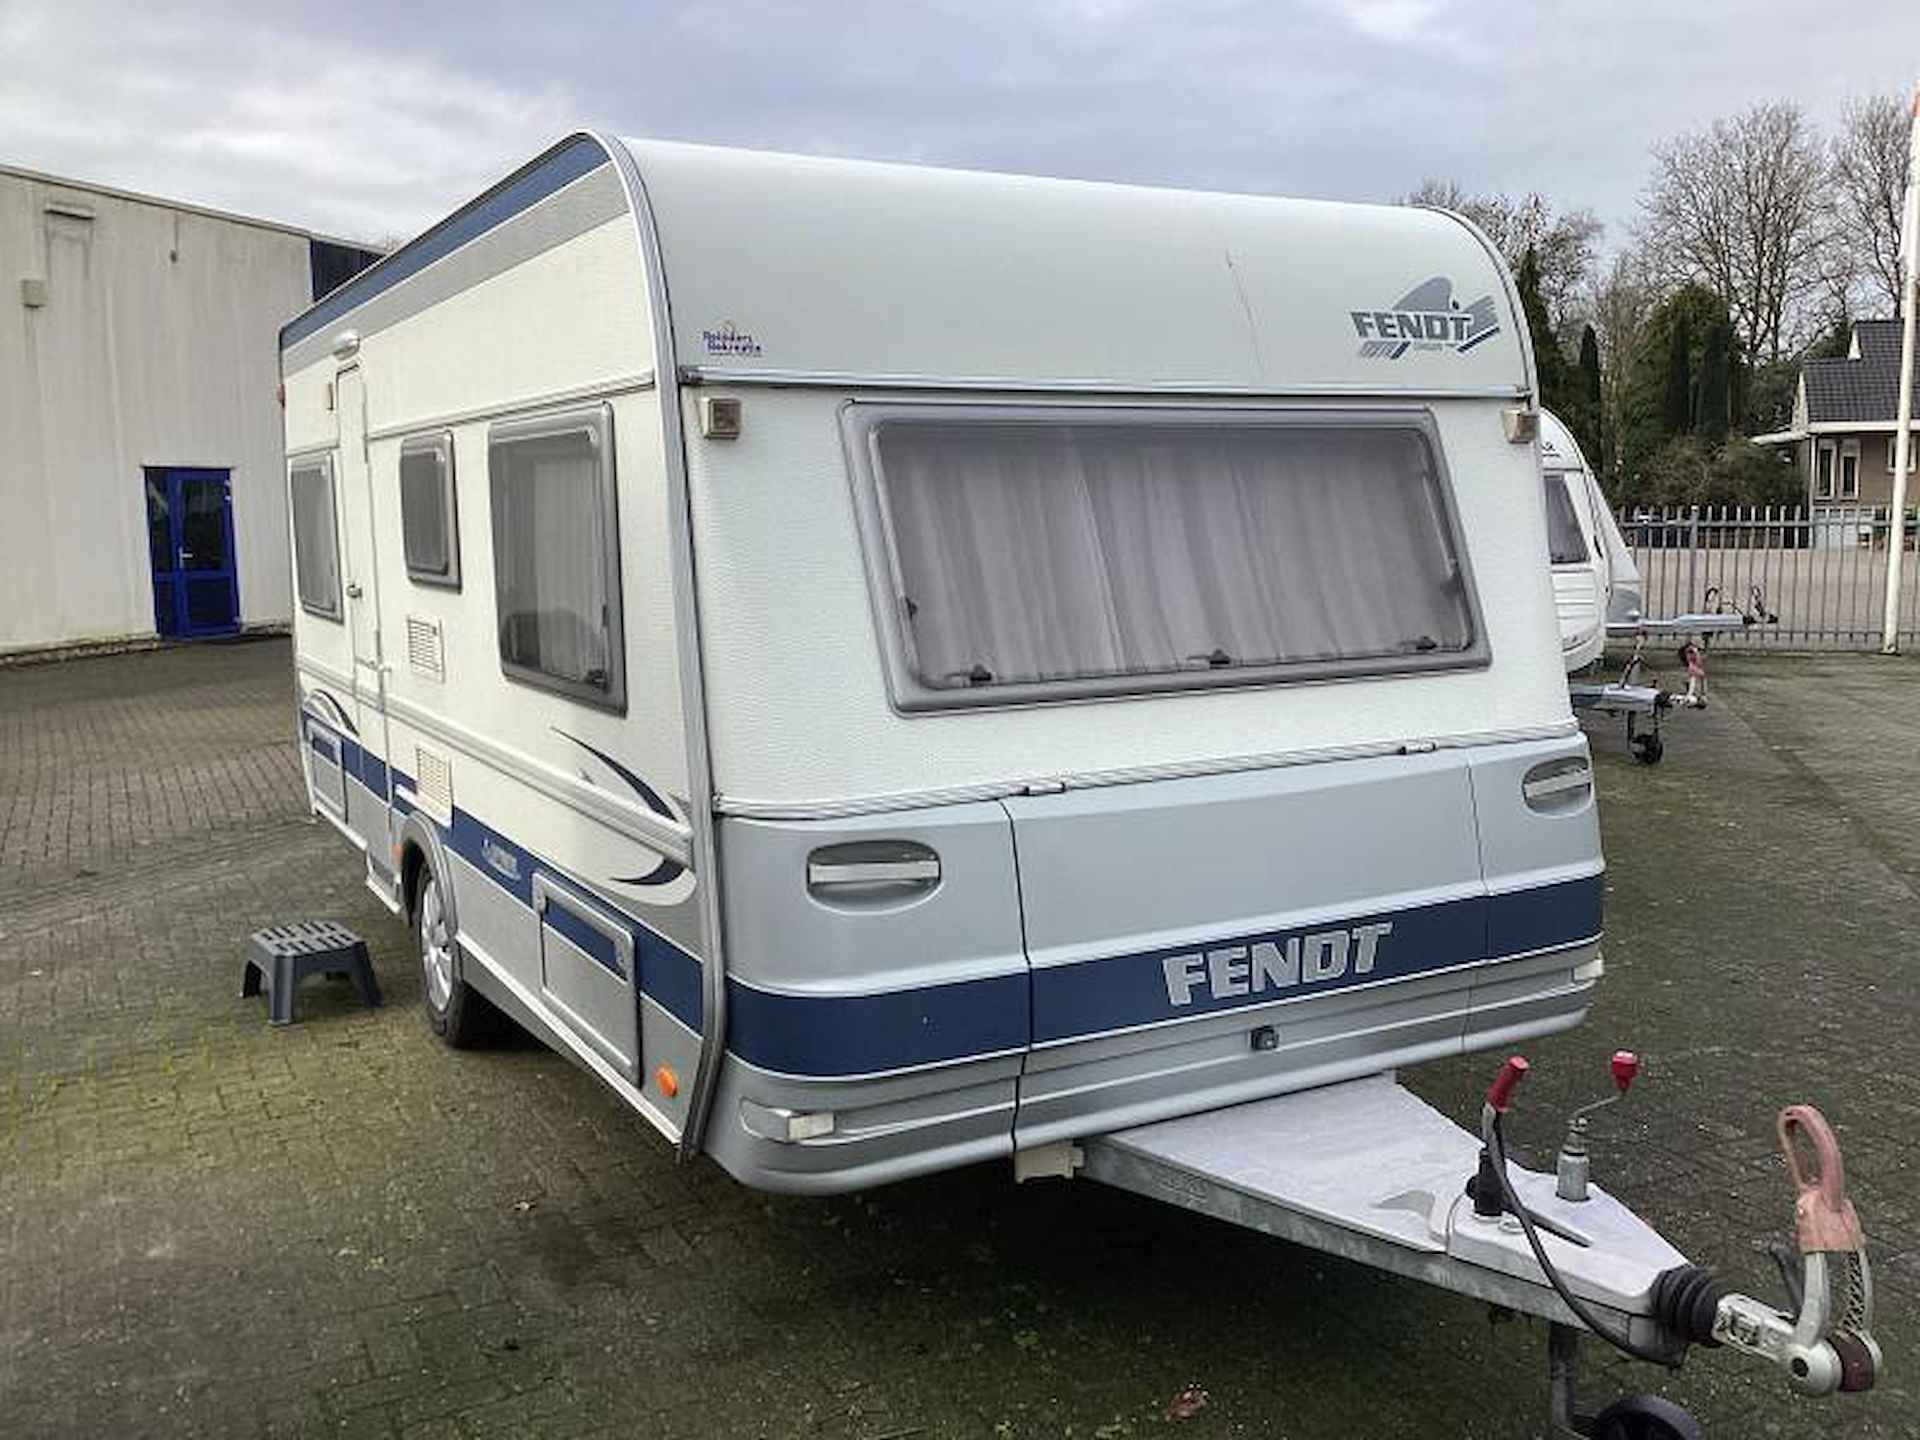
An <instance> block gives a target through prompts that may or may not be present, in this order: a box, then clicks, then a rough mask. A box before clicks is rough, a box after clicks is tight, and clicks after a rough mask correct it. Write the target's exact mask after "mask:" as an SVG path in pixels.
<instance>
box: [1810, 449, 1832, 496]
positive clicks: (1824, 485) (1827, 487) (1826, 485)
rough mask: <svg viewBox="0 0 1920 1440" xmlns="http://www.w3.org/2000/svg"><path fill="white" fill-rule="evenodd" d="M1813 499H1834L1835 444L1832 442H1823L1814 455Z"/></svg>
mask: <svg viewBox="0 0 1920 1440" xmlns="http://www.w3.org/2000/svg"><path fill="white" fill-rule="evenodd" d="M1813 498H1814V499H1816V500H1831V499H1832V498H1833V442H1832V441H1831V440H1822V441H1821V442H1820V445H1819V448H1818V450H1817V451H1816V452H1815V455H1814V462H1813Z"/></svg>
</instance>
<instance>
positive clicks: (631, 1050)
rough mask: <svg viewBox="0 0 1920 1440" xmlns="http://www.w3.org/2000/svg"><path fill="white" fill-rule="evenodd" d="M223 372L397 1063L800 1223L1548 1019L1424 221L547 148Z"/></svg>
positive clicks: (612, 143)
mask: <svg viewBox="0 0 1920 1440" xmlns="http://www.w3.org/2000/svg"><path fill="white" fill-rule="evenodd" d="M281 362H282V374H283V378H284V382H285V395H286V436H287V465H288V483H289V486H290V496H291V500H292V515H293V544H294V553H295V561H296V573H297V577H298V590H299V599H300V606H299V609H298V612H297V614H296V617H295V622H296V623H295V633H294V648H295V657H296V659H295V663H296V666H297V671H298V688H299V712H300V726H301V734H302V739H303V743H302V746H301V753H302V757H303V761H304V763H305V766H306V771H307V780H308V784H309V788H310V792H311V800H312V805H313V808H314V810H315V811H316V812H317V813H318V814H320V815H322V816H324V817H325V818H326V819H327V820H329V821H330V822H332V823H333V824H334V825H336V826H337V827H339V829H340V830H341V831H342V832H343V833H344V834H345V835H346V836H347V838H348V839H350V840H351V841H352V842H353V843H354V844H355V845H356V846H358V847H359V848H360V849H361V850H363V851H364V853H365V864H366V874H367V880H368V883H369V884H370V885H371V886H372V887H373V889H374V890H375V891H376V893H378V894H379V895H380V896H381V898H382V899H383V900H384V901H385V902H386V904H387V905H389V906H390V907H392V908H393V909H394V910H395V911H396V912H399V913H402V914H404V915H406V916H408V917H409V918H410V919H411V921H412V923H413V925H414V929H415V933H416V936H417V938H418V943H419V947H420V954H421V963H422V965H423V967H424V976H425V994H426V1006H427V1009H428V1013H429V1015H430V1017H431V1019H432V1023H433V1025H434V1028H435V1029H436V1030H438V1031H440V1032H441V1033H442V1034H443V1035H444V1036H445V1037H446V1038H447V1039H448V1040H449V1041H451V1042H453V1043H455V1044H460V1043H466V1042H469V1041H471V1040H472V1039H473V1038H474V1036H475V1034H476V1033H477V1027H478V1025H479V1022H480V1021H481V1020H482V1019H483V1018H484V1017H485V1016H486V1015H487V1014H488V1013H489V1012H490V1011H491V1010H492V1009H498V1010H500V1011H504V1012H506V1013H507V1014H508V1015H511V1016H512V1017H513V1018H515V1019H516V1020H518V1021H519V1022H520V1023H521V1024H523V1025H525V1026H527V1027H528V1028H529V1029H531V1030H532V1031H534V1032H535V1033H537V1034H538V1035H540V1036H541V1037H542V1038H543V1039H545V1041H546V1042H547V1043H549V1044H550V1045H552V1046H553V1047H555V1048H556V1049H558V1050H560V1051H561V1052H562V1053H564V1054H566V1055H568V1056H570V1057H571V1058H573V1059H574V1060H575V1061H577V1062H578V1063H579V1064H581V1065H582V1066H584V1067H586V1068H587V1069H589V1070H590V1071H592V1072H593V1073H594V1074H595V1075H597V1076H598V1077H599V1078H600V1079H601V1080H602V1081H603V1082H604V1083H605V1084H606V1086H607V1087H608V1088H609V1089H610V1090H611V1091H613V1092H614V1093H615V1094H616V1095H618V1096H619V1097H620V1099H621V1100H622V1101H624V1102H625V1103H626V1104H627V1105H629V1106H630V1107H631V1108H632V1109H633V1110H635V1111H636V1112H638V1113H639V1114H641V1115H642V1116H644V1117H645V1118H646V1119H647V1120H649V1121H650V1122H651V1123H652V1124H653V1125H655V1126H656V1127H658V1128H659V1129H660V1130H661V1131H663V1132H664V1133H665V1134H666V1135H667V1136H668V1137H669V1138H671V1139H672V1140H674V1141H675V1142H677V1144H678V1145H679V1146H680V1148H681V1149H682V1151H683V1152H684V1153H688V1154H691V1153H694V1152H705V1153H707V1154H710V1155H711V1156H713V1157H714V1158H715V1159H716V1160H717V1161H718V1162H719V1163H720V1164H721V1165H723V1166H724V1167H725V1168H726V1169H727V1170H729V1171H730V1172H732V1173H733V1174H734V1175H735V1176H737V1177H739V1178H740V1179H741V1180H743V1181H745V1182H747V1183H749V1184H753V1185H758V1186H764V1187H769V1188H774V1189H790V1190H812V1191H830V1190H846V1189H851V1188H856V1187H860V1186H866V1185H872V1184H876V1183H879V1182H883V1181H887V1180H892V1179H896V1178H898V1177H901V1176H906V1175H911V1174H915V1173H921V1172H926V1171H931V1170H936V1169H940V1168H943V1167H947V1166H953V1165H959V1164H962V1163H965V1162H970V1161H977V1160H983V1159H989V1158H993V1157H1007V1156H1010V1155H1013V1154H1015V1153H1016V1152H1026V1151H1031V1150H1033V1149H1034V1148H1035V1147H1041V1146H1047V1145H1049V1144H1052V1143H1053V1142H1059V1141H1064V1140H1070V1139H1074V1138H1076V1137H1084V1136H1091V1135H1096V1134H1101V1133H1106V1132H1111V1131H1114V1130H1116V1129H1118V1128H1120V1127H1124V1126H1130V1125H1138V1124H1141V1123H1142V1122H1146V1121H1153V1120H1160V1119H1165V1118H1168V1117H1174V1116H1181V1115H1191V1114H1194V1113H1195V1112H1200V1111H1208V1110H1213V1109H1216V1108H1218V1107H1223V1106H1229V1105H1234V1104H1236V1103H1238V1102H1243V1101H1249V1100H1254V1099H1257V1098H1260V1097H1264V1096H1272V1095H1276V1094H1279V1093H1280V1092H1284V1091H1293V1090H1299V1089H1303V1088H1305V1087H1310V1086H1320V1085H1325V1084H1327V1083H1329V1082H1333V1081H1339V1080H1345V1079H1349V1078H1352V1077H1356V1076H1366V1075H1371V1074H1373V1073H1375V1072H1378V1071H1382V1070H1387V1069H1391V1068H1392V1067H1395V1066H1399V1065H1406V1064H1411V1063H1414V1062H1417V1061H1420V1060H1424V1059H1428V1058H1432V1057H1437V1056H1444V1055H1456V1054H1459V1053H1461V1052H1463V1051H1469V1050H1478V1049H1482V1048H1486V1047H1494V1046H1509V1045H1512V1044H1513V1043H1514V1042H1515V1041H1517V1040H1519V1039H1520V1038H1522V1037H1525V1036H1530V1035H1539V1034H1544V1033H1547V1032H1549V1031H1554V1030H1559V1029H1562V1028H1564V1027H1566V1026H1569V1025H1572V1024H1574V1023H1576V1022H1577V1021H1578V1020H1579V1019H1580V1018H1581V1016H1582V1015H1583V1014H1584V1013H1585V1011H1586V1009H1587V1006H1588V1003H1589V1000H1590V997H1591V994H1592V987H1593V985H1594V983H1595V979H1596V977H1597V976H1598V975H1599V973H1600V961H1599V954H1598V946H1599V940H1600V895H1601V871H1602V862H1601V855H1600V842H1599V835H1598V828H1597V826H1596V823H1595V817H1594V807H1593V795H1592V786H1591V777H1590V771H1589V762H1588V754H1587V745H1586V741H1585V739H1584V738H1583V737H1582V735H1581V733H1580V731H1579V729H1578V727H1577V725H1576V724H1575V722H1574V719H1573V716H1572V714H1571V713H1570V710H1569V708H1568V698H1567V687H1566V683H1565V677H1564V674H1563V670H1562V663H1561V661H1562V654H1561V649H1560V647H1559V646H1558V645H1557V644H1556V643H1555V635H1556V629H1555V625H1554V619H1553V597H1552V594H1551V593H1550V591H1549V588H1548V586H1547V585H1546V584H1545V583H1543V577H1542V575H1541V569H1540V564H1539V556H1540V554H1541V552H1542V549H1543V547H1544V546H1545V545H1546V543H1547V533H1546V524H1545V520H1544V517H1543V512H1542V505H1541V501H1540V498H1539V497H1540V494H1541V491H1540V469H1539V460H1538V457H1537V455H1536V451H1535V448H1534V444H1533V422H1534V418H1535V409H1534V398H1533V396H1534V381H1533V371H1532V359H1531V356H1530V354H1529V352H1528V349H1527V328H1526V324H1525V322H1524V320H1523V319H1521V318H1520V316H1519V314H1518V311H1517V307H1516V304H1515V299H1514V293H1513V289H1512V285H1511V281H1510V278H1509V276H1508V274H1507V270H1506V267H1505V266H1504V265H1503V264H1502V262H1501V260H1500V258H1499V256H1498V255H1497V254H1496V253H1495V252H1494V251H1493V250H1492V249H1491V248H1490V247H1489V245H1488V244H1487V242H1486V241H1485V239H1484V237H1483V236H1481V235H1480V234H1479V232H1477V231H1476V230H1474V229H1473V228H1472V227H1471V226H1469V225H1468V224H1466V223H1465V222H1464V221H1462V220H1460V219H1458V218H1456V217H1453V216H1449V215H1446V214H1442V213H1438V212H1434V211H1424V210H1417V209H1409V208H1404V207H1387V206H1380V207H1375V206H1358V205H1336V204H1322V203H1311V202H1300V201H1287V200H1279V199H1271V198H1257V197H1249V196H1234V195H1207V194H1194V193H1187V192H1174V191H1157V190H1148V189H1136V188H1129V187H1123V186H1116V185H1102V184H1085V183H1075V182H1067V181H1058V180H1040V179H1028V178H1020V177H1010V176H999V175H986V174H973V173H962V172H955V171H943V170H930V169H919V168H910V167H904V166H892V165H875V164H855V163H845V162H840V161H833V160H825V159H816V158H802V157H792V156H779V155H767V154H753V153H745V152H738V151H728V150H718V149H709V148H703V147H696V146H687V145H675V144H662V143H654V142H641V141H625V140H618V139H613V138H604V137H600V136H597V135H589V134H579V135H575V136H573V137H571V138H569V139H567V140H565V141H564V142H562V143H561V144H559V145H557V146H555V147H554V148H553V149H551V150H549V151H547V152H546V153H545V154H543V155H541V156H540V157H539V158H537V159H535V160H534V161H532V162H530V163H529V164H528V165H526V166H525V167H523V168H522V169H521V170H519V171H517V172H516V173H515V174H513V175H512V176H510V177H508V178H507V179H506V180H504V181H502V182H501V183H500V184H499V185H497V186H495V187H494V188H493V189H492V190H490V191H488V192H487V193H486V194H485V195H483V196H481V197H480V198H479V199H477V200H475V201H474V202H473V203H471V204H470V205H468V206H466V207H465V208H463V209H461V210H460V211H458V212H457V213H455V214H454V215H452V216H450V217H449V218H448V219H446V220H445V221H443V222H442V223H440V224H439V225H437V226H435V227H434V228H433V229H431V230H429V231H428V232H427V233H426V234H424V235H422V236H421V237H420V238H418V239H417V240H415V241H413V242H412V243H410V244H408V245H406V246H404V247H402V248H401V249H399V250H398V251H396V252H395V253H393V254H392V255H390V256H388V257H387V258H386V259H385V260H383V261H382V262H381V263H380V264H379V265H377V266H375V267H374V268H372V269H370V270H368V271H366V272H365V273H363V274H361V275H360V276H358V277H356V278H355V279H354V280H353V281H351V282H350V283H349V284H348V285H346V286H345V287H344V288H342V289H341V290H339V291H337V292H335V293H334V294H333V295H331V296H329V297H328V298H327V299H325V300H324V301H322V302H321V303H319V304H317V305H316V306H314V307H313V308H312V309H311V310H309V311H308V312H306V313H305V314H304V315H302V316H300V317H299V318H298V319H296V320H294V321H292V322H291V323H290V324H289V325H288V326H287V327H286V328H285V330H284V332H283V333H282V336H281ZM1594 603H1595V604H1596V605H1597V604H1598V602H1597V601H1595V602H1594ZM1597 614H1598V612H1597V610H1596V618H1597Z"/></svg>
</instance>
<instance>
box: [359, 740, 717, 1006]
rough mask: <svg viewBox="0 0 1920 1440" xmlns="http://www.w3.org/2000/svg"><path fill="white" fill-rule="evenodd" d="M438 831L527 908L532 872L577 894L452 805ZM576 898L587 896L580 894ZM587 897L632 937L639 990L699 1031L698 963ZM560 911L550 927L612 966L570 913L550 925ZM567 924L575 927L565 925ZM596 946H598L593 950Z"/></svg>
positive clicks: (401, 779)
mask: <svg viewBox="0 0 1920 1440" xmlns="http://www.w3.org/2000/svg"><path fill="white" fill-rule="evenodd" d="M394 779H395V781H396V782H397V783H398V784H402V785H406V786H408V787H409V788H411V787H412V782H411V781H410V780H408V779H407V777H406V776H404V775H402V774H401V773H400V772H398V771H395V772H394ZM436 823H437V822H436ZM440 832H441V837H442V838H443V839H444V840H445V842H446V845H447V848H448V849H450V850H452V851H453V853H454V854H456V855H458V856H459V857H460V858H461V859H463V860H465V861H466V862H467V863H468V864H469V865H471V866H472V867H473V868H474V869H475V870H477V871H479V872H480V873H481V874H482V875H485V876H486V877H487V878H488V879H489V880H491V881H493V883H494V884H496V885H498V886H500V888H501V889H503V890H505V891H507V892H508V893H509V894H511V895H512V896H513V897H514V898H515V899H516V900H518V901H519V902H520V903H521V904H522V905H525V906H526V907H527V908H528V909H532V908H533V876H534V872H535V871H536V870H537V871H538V872H539V873H540V874H542V875H544V876H545V877H546V878H547V879H548V880H549V881H550V882H552V883H553V884H554V885H555V886H557V887H559V888H562V889H565V890H567V891H568V892H569V893H573V894H581V892H580V891H579V889H578V887H576V886H574V885H573V884H571V882H569V881H566V880H563V879H562V878H561V877H560V875H559V874H558V873H557V872H556V871H555V870H554V868H553V867H552V866H550V865H546V864H543V863H542V862H541V860H540V858H539V857H538V856H537V855H535V854H534V853H533V852H532V851H530V850H527V849H525V848H524V847H523V846H521V845H519V844H516V843H515V842H514V841H513V840H510V839H509V838H508V837H506V836H505V835H502V834H501V833H500V832H499V831H498V830H495V829H493V828H492V827H491V826H489V825H487V824H486V823H485V822H483V821H481V820H479V819H477V818H476V817H475V816H473V815H472V814H470V813H469V812H467V811H465V810H462V809H460V808H459V807H457V806H456V807H455V808H454V812H453V824H452V826H451V827H448V826H440ZM581 898H582V899H585V898H587V897H586V896H585V895H584V894H581ZM592 898H593V900H594V902H595V903H596V904H598V905H599V906H600V908H602V909H603V910H606V911H607V912H608V913H610V914H611V915H613V916H614V917H615V918H616V919H617V920H619V921H620V922H621V924H622V925H624V926H625V927H626V929H627V932H628V934H629V935H630V936H631V937H632V939H633V944H634V955H635V957H636V964H637V965H638V968H639V971H640V974H639V985H640V989H641V991H642V993H644V994H646V995H649V996H651V997H652V998H653V999H654V1001H656V1002H657V1003H658V1004H659V1005H660V1006H662V1007H663V1008H664V1009H665V1010H666V1011H667V1013H668V1014H670V1015H672V1016H673V1017H674V1018H675V1019H676V1020H678V1021H679V1022H680V1023H681V1024H682V1025H685V1026H686V1027H687V1028H689V1029H691V1030H696V1031H697V1030H699V1028H700V1020H701V1015H702V1013H703V1012H704V1010H705V1000H704V988H703V985H702V980H701V969H700V962H699V961H698V960H697V959H695V958H694V957H693V956H692V955H689V954H688V953H687V952H686V951H684V950H682V949H681V948H680V947H679V946H678V945H675V944H674V943H673V942H672V941H671V940H669V939H667V938H666V937H665V936H663V935H661V934H659V933H658V932H657V931H654V930H651V929H649V928H647V926H646V925H644V924H642V923H641V922H640V921H639V920H638V919H636V918H634V917H633V916H632V915H630V914H628V913H627V912H626V911H625V910H623V909H622V908H621V907H620V906H618V905H616V904H615V903H614V902H612V901H611V900H609V899H607V898H606V897H604V896H602V895H599V894H597V893H596V894H595V895H594V896H593V897H592ZM564 913H565V912H563V911H562V910H560V909H559V908H558V907H556V906H549V907H548V908H547V917H548V921H549V923H550V924H552V925H553V928H554V929H555V930H557V931H559V932H560V933H561V934H563V935H565V936H566V937H567V938H568V939H569V940H572V941H573V942H574V943H575V944H577V945H579V946H580V948H581V949H583V950H586V951H587V953H588V954H590V955H592V956H593V957H594V958H595V959H596V960H598V961H600V963H601V964H603V965H606V966H607V968H608V969H617V964H616V963H615V960H614V956H613V952H612V948H611V946H609V945H608V943H607V940H606V937H604V936H602V935H600V934H599V933H598V932H597V931H595V930H593V929H591V928H590V927H588V926H587V925H585V924H582V923H581V922H580V921H578V920H576V919H574V917H572V916H567V917H566V920H565V921H560V922H559V923H554V922H555V921H556V919H557V918H558V917H559V916H561V915H563V914H564ZM569 922H571V926H572V927H574V928H569ZM576 932H577V933H576ZM583 937H587V938H584V939H583ZM595 946H597V947H599V948H598V949H595V948H593V947H595Z"/></svg>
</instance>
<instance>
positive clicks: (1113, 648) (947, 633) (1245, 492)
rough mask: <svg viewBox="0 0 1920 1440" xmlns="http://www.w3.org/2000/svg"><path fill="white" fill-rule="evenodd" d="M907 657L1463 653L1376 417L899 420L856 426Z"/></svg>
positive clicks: (1179, 663)
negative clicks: (866, 429) (874, 483)
mask: <svg viewBox="0 0 1920 1440" xmlns="http://www.w3.org/2000/svg"><path fill="white" fill-rule="evenodd" d="M872 453H873V456H874V460H875V468H876V471H877V476H878V489H879V500H880V506H881V516H882V524H883V526H884V528H885V531H886V534H887V539H888V544H889V547H890V548H891V551H892V563H893V580H894V584H895V587H896V595H895V599H896V602H897V604H898V607H899V612H900V615H901V618H902V623H903V625H904V627H905V630H906V634H907V639H908V648H909V650H910V655H909V657H908V659H909V664H910V666H911V668H912V669H913V670H914V672H915V673H916V674H917V675H918V677H919V679H920V681H921V683H923V684H925V685H927V686H930V687H935V688H957V687H972V686H982V685H1002V684H1020V683H1033V682H1045V681H1061V680H1073V679H1084V678H1091V677H1116V676H1148V675H1156V674H1167V673H1171V672H1178V671H1198V672H1202V673H1204V672H1209V671H1211V672H1226V674H1223V676H1222V678H1223V679H1224V678H1228V676H1229V675H1230V674H1231V672H1233V671H1236V670H1241V669H1243V668H1245V667H1271V666H1286V665H1290V664H1297V663H1303V662H1315V661H1353V660H1365V659H1370V658H1379V657H1419V656H1422V655H1439V654H1458V653H1460V652H1463V651H1466V650H1469V649H1470V648H1471V647H1472V645H1473V641H1474V634H1473V615H1472V610H1471V607H1470V604H1469V601H1468V597H1467V594H1466V585H1465V582H1464V577H1463V575H1462V573H1461V569H1460V566H1459V564H1458V561H1457V558H1456V555H1455V552H1454V545H1453V537H1452V533H1451V528H1450V525H1449V522H1448V519H1447V512H1446V509H1445V505H1444V501H1443V497H1442V494H1441V491H1440V480H1439V477H1438V475H1437V474H1436V471H1435V466H1434V461H1433V457H1432V455H1431V453H1430V451H1429V449H1428V446H1427V441H1426V439H1425V437H1424V435H1423V434H1422V433H1421V432H1420V431H1418V430H1416V429H1413V428H1409V427H1399V426H1390V425H1382V424H1359V423H1356V424H1354V425H1351V426H1343V425H1338V424H1326V423H1315V424H1305V423H1301V424H1294V425H1287V424H1274V423H1264V424H1254V423H1248V422H1244V421H1242V422H1235V421H1234V420H1232V419H1231V418H1225V417H1223V418H1222V419H1220V420H1219V421H1209V422H1207V423H1194V422H1159V421H1153V420H1144V419H1143V420H1141V421H1137V422H1128V421H1123V420H1120V421H1116V420H1085V421H1066V422H1055V421H1051V420H1044V419H1037V420H1033V421H1027V420H1005V419H998V418H993V419H989V418H985V417H981V418H977V419H965V418H960V417H956V418H954V419H953V420H945V419H919V418H912V419H897V420H883V421H881V422H879V423H878V424H877V425H876V426H875V428H874V430H873V432H872Z"/></svg>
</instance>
